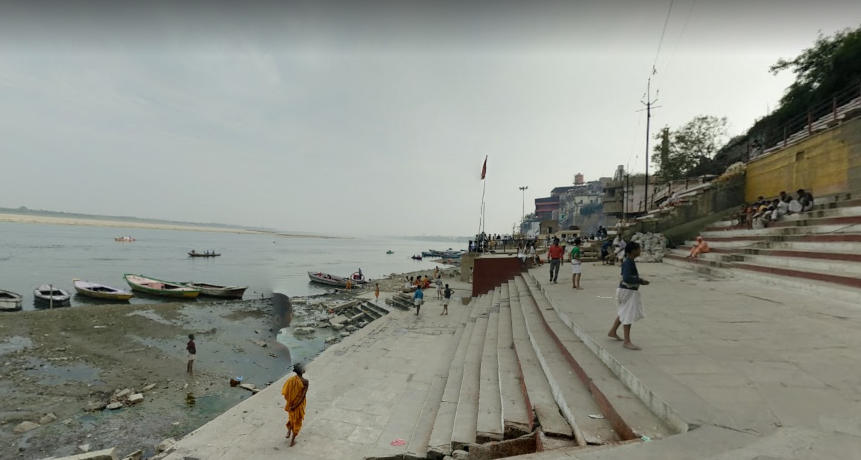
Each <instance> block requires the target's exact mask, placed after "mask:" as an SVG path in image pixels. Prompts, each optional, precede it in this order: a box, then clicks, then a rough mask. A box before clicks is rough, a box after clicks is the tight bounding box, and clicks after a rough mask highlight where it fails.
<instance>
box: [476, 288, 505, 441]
mask: <svg viewBox="0 0 861 460" xmlns="http://www.w3.org/2000/svg"><path fill="white" fill-rule="evenodd" d="M503 297H505V300H506V301H508V289H507V287H506V289H505V290H504V291H503V289H502V288H501V287H499V288H496V290H495V291H494V293H493V301H492V303H491V305H490V311H489V314H488V318H487V333H486V334H485V335H484V348H483V349H482V354H481V370H480V372H479V375H480V380H479V397H478V419H477V421H476V434H475V439H476V442H478V443H485V442H491V441H502V439H503V433H504V429H503V424H502V397H501V395H500V388H499V355H498V354H497V353H498V351H497V347H498V344H499V339H498V337H499V309H500V304H501V303H502V299H503Z"/></svg>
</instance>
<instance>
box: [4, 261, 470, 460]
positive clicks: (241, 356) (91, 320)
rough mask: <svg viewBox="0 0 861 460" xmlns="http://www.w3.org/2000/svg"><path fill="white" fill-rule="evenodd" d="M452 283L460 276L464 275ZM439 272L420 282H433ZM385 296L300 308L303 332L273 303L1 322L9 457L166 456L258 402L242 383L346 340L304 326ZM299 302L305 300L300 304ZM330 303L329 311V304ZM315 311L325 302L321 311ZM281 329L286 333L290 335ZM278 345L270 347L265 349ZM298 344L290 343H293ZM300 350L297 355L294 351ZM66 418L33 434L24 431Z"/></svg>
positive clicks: (24, 316) (391, 285) (16, 317)
mask: <svg viewBox="0 0 861 460" xmlns="http://www.w3.org/2000/svg"><path fill="white" fill-rule="evenodd" d="M440 268H441V269H446V270H447V271H448V274H447V275H444V277H443V280H444V281H445V280H447V279H452V278H451V277H452V276H453V275H454V273H456V272H457V269H456V268H455V269H452V268H450V267H444V266H440ZM431 273H432V270H425V271H419V272H413V273H408V274H406V275H408V276H410V275H411V276H415V275H418V274H422V275H424V274H427V275H430V274H431ZM403 277H404V274H392V276H391V277H390V278H388V279H385V280H380V281H378V282H379V284H380V288H381V291H383V292H400V289H401V286H402V285H403ZM368 292H373V286H372V285H371V286H369V287H368V288H366V289H362V290H354V291H352V292H349V293H346V292H343V291H340V292H335V291H334V290H333V291H331V292H330V293H329V294H327V295H324V296H319V301H315V302H308V301H307V300H308V299H305V301H304V302H303V301H297V302H295V303H294V304H293V308H292V324H291V326H290V327H284V328H283V329H282V327H283V326H285V324H284V323H283V318H282V317H281V316H282V315H283V313H284V312H280V311H275V309H274V308H273V304H272V301H271V300H253V301H240V302H236V301H232V302H231V301H215V302H211V303H200V302H196V303H193V304H191V303H189V304H183V303H170V304H153V305H91V306H84V307H76V308H62V309H55V310H51V311H45V310H43V311H24V312H15V313H7V314H2V315H0V398H2V400H3V402H4V404H3V409H0V458H20V459H41V458H45V457H48V456H63V455H71V454H75V453H79V451H77V446H79V445H82V444H89V445H90V449H91V450H98V449H104V448H111V447H117V453H118V454H119V455H120V457H122V456H124V455H126V454H128V453H131V452H134V451H136V450H138V449H143V450H144V452H145V454H144V458H146V457H148V456H150V455H153V454H155V451H156V446H158V444H159V443H161V442H162V441H163V440H164V439H167V438H170V437H173V438H177V439H178V438H181V437H183V436H185V435H186V434H188V433H190V432H191V431H193V430H195V429H197V428H198V427H200V426H202V425H204V424H205V423H207V422H209V421H210V420H212V419H214V418H215V417H217V416H218V415H220V414H221V413H223V412H225V411H226V410H228V409H229V408H231V407H233V406H234V405H236V404H237V403H239V402H241V401H242V400H244V399H246V398H249V397H252V393H251V392H249V391H247V390H244V389H241V388H238V387H230V386H229V379H230V378H231V377H240V376H241V377H243V383H253V384H254V385H256V386H257V387H259V388H263V387H266V386H267V385H268V384H270V383H271V382H274V381H276V380H278V379H279V378H281V377H282V376H284V375H285V374H287V373H288V372H290V370H291V365H292V362H303V363H307V362H309V361H311V360H312V359H313V358H314V357H315V356H317V355H318V354H319V353H320V352H322V350H324V349H325V348H326V347H327V345H326V343H325V340H326V339H327V338H329V337H331V336H333V335H335V334H336V333H335V332H334V331H332V330H330V329H318V330H317V332H316V333H315V334H314V335H312V336H299V337H294V336H293V334H292V328H294V327H298V326H302V325H303V323H306V322H309V321H319V320H320V319H321V318H322V317H325V314H326V313H325V312H326V309H327V308H329V305H332V304H333V303H336V302H343V301H346V300H348V299H350V298H352V297H353V296H356V295H362V294H364V295H367V294H368ZM294 300H298V299H294ZM321 302H322V303H321ZM312 304H313V305H312ZM279 332H280V334H279ZM190 333H194V334H195V335H196V340H195V342H196V344H197V349H198V355H197V356H198V357H197V360H196V362H195V375H194V377H193V378H192V377H190V376H189V375H188V374H187V373H186V362H187V360H186V358H187V354H186V351H185V346H186V342H187V340H188V338H187V335H188V334H190ZM261 342H265V343H266V347H263V346H261V344H260V343H261ZM284 344H286V346H285V345H284ZM288 347H289V350H288ZM150 384H155V387H154V388H153V389H152V390H149V391H145V392H143V396H144V401H143V402H142V403H140V404H137V405H134V406H129V407H124V408H122V409H119V410H115V411H112V410H107V409H104V410H97V411H95V412H86V411H85V410H84V409H85V408H86V407H87V406H88V405H90V404H91V403H102V404H104V403H106V402H107V401H109V400H110V399H111V397H112V396H113V395H114V394H115V393H116V392H117V391H120V390H123V389H126V388H128V389H130V390H132V391H133V392H141V391H143V389H144V388H146V386H147V385H150ZM49 413H53V414H55V415H56V416H57V420H56V421H53V422H50V423H47V424H45V425H44V426H42V427H40V428H37V429H35V430H33V431H29V432H26V433H23V434H15V433H13V429H14V428H15V427H16V426H17V425H18V424H20V423H21V422H24V421H30V422H39V420H40V419H41V418H42V417H43V416H45V415H46V414H49Z"/></svg>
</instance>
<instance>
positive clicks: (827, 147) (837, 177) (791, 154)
mask: <svg viewBox="0 0 861 460" xmlns="http://www.w3.org/2000/svg"><path fill="white" fill-rule="evenodd" d="M859 132H861V118H856V119H854V120H851V121H849V122H847V123H844V124H842V125H840V126H838V127H835V128H833V129H830V130H828V131H824V132H822V133H819V134H816V135H814V136H811V137H810V138H808V139H805V140H803V141H801V142H799V143H797V144H793V145H789V146H788V147H787V148H785V149H783V150H779V151H777V152H774V153H771V154H769V155H768V156H765V157H762V158H759V159H756V160H754V161H751V162H750V163H748V165H747V172H746V174H745V175H746V177H745V193H744V196H745V201H747V202H751V201H754V200H756V198H757V197H760V196H764V197H766V198H773V197H776V196H777V195H778V194H779V193H780V192H781V191H784V190H785V191H786V192H787V193H790V194H794V193H795V191H796V190H798V189H799V188H803V189H805V190H810V191H811V192H812V193H813V195H814V196H816V197H820V196H824V195H832V194H836V193H841V192H850V191H853V190H859V189H861V183H854V182H856V181H855V180H854V179H855V176H856V174H854V170H855V169H856V168H857V166H858V165H859V164H861V142H859V135H858V134H859ZM853 183H854V184H853ZM853 185H854V186H853Z"/></svg>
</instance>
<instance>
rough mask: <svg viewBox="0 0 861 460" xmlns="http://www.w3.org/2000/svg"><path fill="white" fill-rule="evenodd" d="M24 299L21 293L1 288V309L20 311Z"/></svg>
mask: <svg viewBox="0 0 861 460" xmlns="http://www.w3.org/2000/svg"><path fill="white" fill-rule="evenodd" d="M23 301H24V297H23V296H21V294H18V293H15V292H12V291H4V290H3V289H0V311H18V310H20V309H21V303H22V302H23Z"/></svg>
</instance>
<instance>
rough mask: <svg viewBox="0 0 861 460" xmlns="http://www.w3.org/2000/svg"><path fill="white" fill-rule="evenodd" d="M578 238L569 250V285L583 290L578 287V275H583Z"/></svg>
mask: <svg viewBox="0 0 861 460" xmlns="http://www.w3.org/2000/svg"><path fill="white" fill-rule="evenodd" d="M581 242H582V241H581V240H580V238H576V239H575V240H574V247H573V248H571V283H572V286H571V287H573V288H574V289H583V288H581V287H580V275H581V274H583V268H582V267H583V264H582V263H581V262H582V260H581V256H580V243H581Z"/></svg>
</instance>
